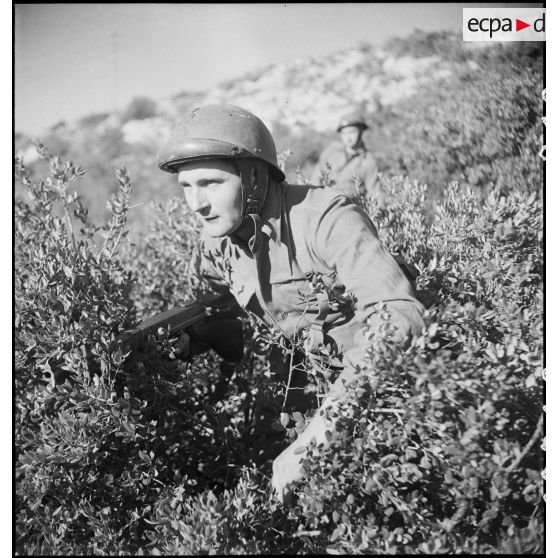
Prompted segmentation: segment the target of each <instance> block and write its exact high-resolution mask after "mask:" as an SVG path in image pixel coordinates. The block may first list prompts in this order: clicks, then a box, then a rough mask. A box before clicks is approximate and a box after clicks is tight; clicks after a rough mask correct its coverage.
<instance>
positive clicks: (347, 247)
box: [193, 183, 423, 378]
mask: <svg viewBox="0 0 558 558" xmlns="http://www.w3.org/2000/svg"><path fill="white" fill-rule="evenodd" d="M193 262H194V263H193V266H194V267H195V268H196V270H197V273H198V275H199V276H200V278H201V280H202V282H201V284H202V286H203V288H205V289H206V290H207V292H212V293H219V294H224V293H225V292H226V291H230V292H231V293H232V294H233V295H234V297H235V298H236V300H237V301H238V303H239V305H240V306H241V307H243V308H244V309H246V310H249V311H251V312H253V313H254V314H255V315H256V316H258V317H259V318H261V319H262V320H264V321H265V322H266V323H267V324H268V325H270V326H272V327H274V328H276V329H278V330H280V331H281V332H282V333H283V334H284V335H285V336H286V337H288V338H290V339H291V340H295V339H297V337H298V336H299V335H300V333H301V332H302V331H304V330H305V328H306V326H308V325H309V324H311V323H312V322H313V320H315V318H316V316H317V314H318V312H319V306H318V301H317V295H316V285H318V288H319V286H320V285H323V286H325V287H326V290H327V291H328V292H329V299H330V304H329V306H330V309H329V312H328V315H327V318H326V320H325V323H324V325H323V329H324V331H326V332H327V335H328V336H330V338H331V339H333V340H334V341H335V343H336V346H337V347H338V350H339V352H340V355H341V357H342V359H343V365H344V366H345V368H346V369H352V372H351V371H348V372H345V377H346V378H348V377H349V376H350V374H351V373H353V372H354V368H355V366H357V365H359V364H362V358H363V356H364V351H365V336H364V330H365V326H366V324H367V322H368V321H372V322H373V321H374V320H375V319H378V312H379V308H380V303H385V305H386V307H387V309H388V310H389V311H390V313H391V323H392V325H393V326H394V327H395V328H396V332H397V334H398V335H399V336H400V337H401V338H404V337H406V336H408V334H410V333H416V332H419V331H420V329H421V328H422V325H423V322H422V318H421V312H422V310H423V308H422V305H421V304H420V303H419V302H418V301H417V300H416V298H415V296H414V291H413V288H412V286H411V285H410V283H409V282H408V280H407V278H406V277H405V275H404V273H403V272H402V270H401V269H400V267H399V266H398V264H397V263H396V262H395V260H394V258H393V257H392V256H391V255H390V254H389V252H387V251H386V249H385V248H384V247H383V246H382V244H381V243H380V241H379V239H378V234H377V232H376V229H375V227H374V225H373V224H372V222H371V220H370V218H369V217H368V216H367V214H366V213H365V212H364V211H363V210H362V209H361V208H360V207H359V206H357V205H356V204H354V203H353V202H352V201H351V200H350V199H349V198H348V197H347V196H345V195H342V194H339V193H338V192H336V191H334V190H332V189H330V188H323V187H316V186H300V185H289V184H286V183H281V184H274V185H272V186H271V187H270V189H269V192H268V196H267V199H266V202H265V205H264V208H263V211H262V242H261V247H260V249H259V250H258V251H257V252H256V254H255V255H253V254H252V253H250V252H249V251H248V249H247V248H246V247H245V246H243V244H240V243H237V242H235V241H234V239H233V237H228V236H227V237H222V238H211V237H209V236H206V235H204V234H203V233H202V243H201V246H200V250H199V252H198V254H197V256H196V257H195V258H194V259H193ZM342 375H343V374H342Z"/></svg>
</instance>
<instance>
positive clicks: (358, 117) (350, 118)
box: [337, 112, 368, 132]
mask: <svg viewBox="0 0 558 558" xmlns="http://www.w3.org/2000/svg"><path fill="white" fill-rule="evenodd" d="M345 126H358V127H359V128H361V129H362V130H366V129H367V128H368V124H366V121H365V120H364V116H362V114H361V113H360V112H349V113H347V114H344V115H343V116H342V117H341V120H340V121H339V125H338V126H337V131H338V132H339V131H341V128H344V127H345Z"/></svg>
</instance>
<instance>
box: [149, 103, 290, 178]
mask: <svg viewBox="0 0 558 558" xmlns="http://www.w3.org/2000/svg"><path fill="white" fill-rule="evenodd" d="M214 158H225V159H226V158H232V159H243V158H253V159H259V160H260V161H264V162H266V163H268V165H269V166H270V171H271V174H272V175H273V176H274V177H275V178H276V179H277V180H279V181H280V182H281V181H283V180H285V174H284V173H283V171H282V170H281V169H280V168H279V165H278V163H277V151H276V149H275V142H274V141H273V138H272V136H271V133H270V132H269V130H268V129H267V127H266V126H265V124H264V123H263V122H262V121H261V120H260V119H259V118H258V117H257V116H256V115H255V114H252V113H251V112H249V111H247V110H245V109H242V108H240V107H236V106H234V105H206V106H203V107H197V108H195V109H193V110H192V111H190V112H189V113H187V114H185V115H183V116H182V117H181V118H180V119H179V120H178V121H177V122H176V124H175V126H174V128H173V130H172V132H171V135H170V137H169V139H168V141H167V143H166V144H165V145H164V146H163V147H162V148H161V149H160V151H159V153H158V155H157V161H158V165H159V168H160V169H162V170H164V171H167V172H177V171H178V167H179V166H180V165H182V164H184V163H187V162H189V161H194V160H200V159H214Z"/></svg>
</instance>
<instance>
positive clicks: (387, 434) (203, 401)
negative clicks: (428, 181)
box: [15, 146, 544, 555]
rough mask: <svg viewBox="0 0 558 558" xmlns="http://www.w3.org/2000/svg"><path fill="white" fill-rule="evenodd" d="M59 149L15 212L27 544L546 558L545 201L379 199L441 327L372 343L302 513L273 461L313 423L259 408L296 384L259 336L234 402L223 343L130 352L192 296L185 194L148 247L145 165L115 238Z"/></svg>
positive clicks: (22, 517) (430, 325)
mask: <svg viewBox="0 0 558 558" xmlns="http://www.w3.org/2000/svg"><path fill="white" fill-rule="evenodd" d="M39 150H40V153H41V154H42V156H43V157H44V158H45V160H46V162H47V163H48V165H49V168H50V176H49V177H47V178H38V179H36V180H31V179H30V175H29V174H28V172H27V170H26V169H25V168H24V167H23V165H22V162H21V161H19V160H18V161H16V171H17V175H18V176H19V177H20V180H21V181H22V182H23V183H24V185H25V187H26V188H27V189H28V194H27V195H30V196H31V199H30V200H29V201H24V200H25V198H23V197H22V198H18V199H16V214H15V218H16V230H15V242H16V251H15V254H16V269H17V276H16V287H15V301H16V316H15V330H16V339H15V362H16V366H15V389H16V423H15V424H16V426H15V433H16V459H17V467H16V537H17V543H16V551H17V552H18V553H21V554H91V553H93V554H155V555H158V554H204V553H218V554H222V553H230V554H242V553H246V552H250V553H278V552H280V553H313V552H329V553H333V554H336V553H395V552H399V553H427V552H429V553H449V552H451V553H473V552H480V553H503V552H509V553H514V552H520V553H537V552H538V553H540V552H542V545H543V542H542V530H543V528H542V526H543V517H544V498H543V484H542V482H543V479H542V471H543V468H544V460H543V450H542V444H543V438H542V433H543V432H542V430H543V422H544V419H543V414H542V408H541V406H542V394H543V386H542V384H543V378H542V359H543V345H542V339H543V334H542V328H543V314H542V274H543V254H542V207H541V200H540V196H539V194H538V193H537V192H533V193H528V192H526V191H523V190H521V189H517V188H516V189H514V190H509V189H503V188H502V189H494V190H493V191H492V192H491V193H490V194H489V195H488V196H486V198H485V199H481V197H480V196H479V195H478V194H477V193H475V192H473V191H472V190H469V189H465V188H460V187H459V186H458V185H457V184H456V183H452V184H450V185H449V186H448V187H447V188H445V190H444V193H443V195H442V196H441V199H440V200H439V201H438V202H437V203H435V204H434V205H433V207H432V216H431V215H430V214H429V213H428V211H429V210H427V209H425V199H426V198H427V195H428V189H427V187H426V186H425V185H422V184H420V183H418V182H409V181H408V180H407V179H404V178H394V179H391V180H389V181H387V183H386V187H387V188H388V189H389V191H390V193H391V203H390V204H389V205H388V206H387V207H385V208H381V209H380V208H378V207H377V204H376V203H375V202H374V200H363V204H364V205H365V207H366V208H367V210H368V211H369V212H370V214H371V216H372V218H373V220H374V222H375V223H376V224H377V227H378V231H379V234H380V236H381V238H382V241H383V242H384V243H385V245H386V246H387V247H388V249H390V250H391V251H393V252H399V253H400V254H401V255H402V256H403V257H404V258H406V259H407V260H408V261H410V262H412V263H414V264H415V265H416V266H417V267H418V269H419V271H420V275H419V277H418V280H417V291H418V296H419V297H420V298H421V299H422V300H423V302H424V303H425V305H426V306H428V311H427V315H426V327H425V329H424V331H423V333H422V334H421V335H419V336H417V337H416V338H415V339H414V340H413V341H412V343H411V345H410V346H409V347H408V348H406V349H405V350H402V349H401V348H397V347H395V346H394V345H393V343H392V342H391V338H390V331H389V326H388V322H387V321H384V322H383V323H381V324H380V325H379V326H378V327H377V328H375V329H374V330H370V331H369V332H368V357H369V364H368V366H367V369H366V370H364V371H363V372H365V373H363V374H362V375H361V378H360V379H359V382H358V383H357V385H355V386H353V387H352V388H351V395H350V397H349V398H348V400H347V401H346V402H345V404H344V405H343V406H342V407H341V408H340V409H339V410H338V413H339V415H340V423H339V427H338V428H337V429H336V431H335V432H332V434H331V447H330V448H329V449H327V450H324V449H323V448H316V447H313V448H312V449H311V452H310V455H309V456H308V457H307V458H306V459H305V462H304V467H305V469H306V474H307V476H306V479H305V480H304V481H303V482H300V483H298V484H297V485H296V487H295V489H294V494H295V502H294V504H293V506H292V507H285V506H282V505H279V504H278V503H276V502H275V501H274V500H273V499H272V497H271V487H270V479H269V475H270V474H271V463H272V459H273V457H274V455H276V453H278V448H279V447H284V445H285V444H287V443H288V442H289V440H292V439H293V437H294V436H295V435H296V429H297V428H299V429H300V428H301V427H302V426H303V425H304V422H305V420H307V419H308V418H309V416H310V413H309V414H308V415H307V416H306V417H303V416H301V415H300V414H296V413H291V414H290V415H289V416H286V417H285V416H281V417H280V415H279V412H280V410H281V409H277V411H276V414H275V416H274V419H273V420H274V421H275V426H277V428H278V429H279V430H280V431H277V430H275V431H273V432H275V435H276V440H277V445H275V446H274V449H273V448H271V450H270V447H269V446H270V443H269V440H270V435H269V433H268V434H265V435H263V436H262V435H261V432H262V425H261V424H259V423H258V416H259V415H258V413H259V411H258V410H259V409H260V408H261V405H262V404H263V403H264V402H265V401H267V400H268V399H269V397H268V396H269V394H270V393H271V392H272V391H273V390H276V389H277V386H276V385H274V382H273V376H272V374H271V373H270V372H272V371H269V370H268V369H267V365H266V362H265V360H264V359H262V358H261V357H260V356H258V355H257V354H254V352H253V351H252V344H253V343H255V341H253V337H254V335H255V334H256V329H257V328H256V327H255V326H254V325H252V324H250V322H249V321H248V320H247V322H246V324H245V329H246V335H247V338H248V350H247V354H246V356H245V358H244V360H243V362H242V364H241V365H240V366H239V367H238V368H237V370H236V371H235V373H234V375H233V377H232V380H231V382H230V385H229V386H228V388H227V390H226V391H225V393H224V396H223V397H222V399H221V401H218V402H214V401H213V400H212V386H213V385H214V384H216V383H217V382H218V380H219V377H220V372H219V367H218V363H217V360H216V358H215V356H214V355H213V354H212V353H210V354H207V355H203V356H198V357H196V358H195V359H193V360H192V362H189V363H182V362H180V361H175V360H171V359H169V358H168V357H167V356H166V353H165V351H164V350H163V347H164V346H165V344H166V342H167V341H166V340H165V339H164V337H162V338H160V339H158V340H156V342H153V343H151V344H150V345H149V346H148V347H146V348H145V350H143V351H140V352H137V353H136V354H134V355H125V354H122V352H121V350H120V348H119V345H118V344H117V343H116V342H115V340H116V337H117V335H118V332H119V331H121V330H122V329H123V328H124V327H126V326H128V325H130V324H131V323H132V322H134V321H135V320H137V319H139V318H143V317H147V316H148V315H150V314H152V313H154V312H156V311H159V310H162V309H165V308H167V307H169V306H174V305H178V304H181V303H182V302H183V301H184V300H185V299H187V298H188V297H190V296H191V295H192V290H191V284H190V280H189V276H188V273H189V272H188V261H189V259H190V256H191V252H192V249H193V247H194V246H195V244H196V242H197V239H198V226H197V225H196V224H195V223H194V222H193V219H192V216H191V214H190V213H189V212H187V211H186V210H185V208H184V205H183V203H182V202H180V201H178V200H176V199H175V200H171V201H170V202H169V203H168V204H161V205H159V206H156V207H155V209H154V217H155V218H154V220H153V224H152V226H151V228H150V230H149V232H148V233H147V235H146V238H145V242H144V243H143V244H142V245H140V246H133V245H130V244H128V243H126V242H125V241H126V227H125V219H126V216H127V211H128V207H129V197H130V194H131V182H130V179H129V177H128V175H127V172H126V171H125V170H124V169H121V170H120V171H118V173H117V192H116V193H115V195H114V197H113V198H112V200H111V201H110V202H109V213H110V217H109V220H108V222H107V223H106V224H104V225H102V226H97V225H95V224H94V223H92V222H91V220H90V219H89V217H88V215H87V211H86V209H85V208H84V207H83V205H82V203H81V202H80V199H79V197H78V196H77V194H76V193H75V192H74V191H72V189H71V185H73V184H74V183H75V182H76V181H77V180H79V179H80V178H81V176H82V174H83V171H82V170H81V169H80V168H79V167H77V166H75V165H73V164H72V163H71V162H68V163H63V162H62V161H61V160H60V159H58V158H56V157H51V156H50V155H49V154H48V153H47V151H46V149H44V147H43V146H39ZM270 339H271V341H272V342H277V343H279V342H281V340H280V339H279V338H277V337H274V335H273V332H271V334H270ZM283 344H284V342H283ZM286 350H287V351H288V350H291V349H290V348H289V346H288V345H287V346H286ZM264 426H265V425H264ZM273 452H275V453H273Z"/></svg>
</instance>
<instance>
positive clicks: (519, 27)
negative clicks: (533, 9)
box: [515, 18, 531, 31]
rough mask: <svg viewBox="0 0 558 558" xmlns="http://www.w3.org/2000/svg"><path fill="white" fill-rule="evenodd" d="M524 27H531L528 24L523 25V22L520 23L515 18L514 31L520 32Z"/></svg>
mask: <svg viewBox="0 0 558 558" xmlns="http://www.w3.org/2000/svg"><path fill="white" fill-rule="evenodd" d="M526 27H531V24H530V23H525V22H524V21H521V20H520V19H517V18H515V30H516V31H521V30H522V29H525V28H526Z"/></svg>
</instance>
